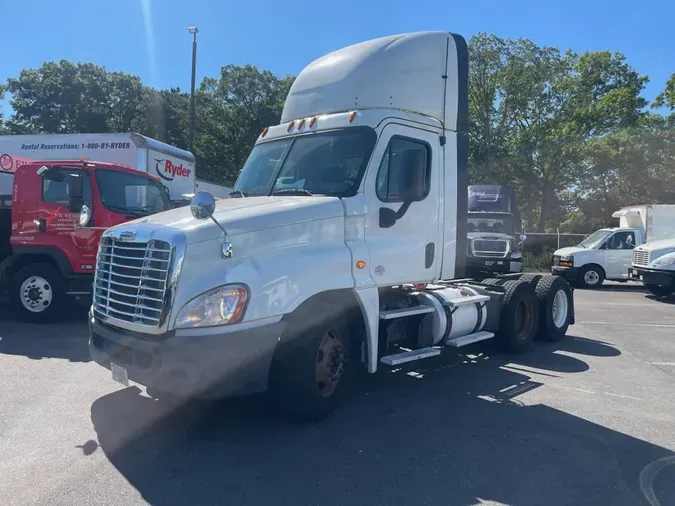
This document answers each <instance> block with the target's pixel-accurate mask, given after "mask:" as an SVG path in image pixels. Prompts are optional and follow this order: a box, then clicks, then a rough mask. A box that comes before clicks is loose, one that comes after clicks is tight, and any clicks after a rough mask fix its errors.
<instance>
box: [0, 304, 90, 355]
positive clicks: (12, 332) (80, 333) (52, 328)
mask: <svg viewBox="0 0 675 506" xmlns="http://www.w3.org/2000/svg"><path fill="white" fill-rule="evenodd" d="M88 339H89V332H88V330H87V317H86V311H85V312H84V316H82V315H81V314H80V313H73V314H72V315H71V314H69V315H68V318H67V319H64V320H63V321H61V322H58V323H50V324H48V325H45V324H38V323H23V322H20V321H17V320H15V319H13V318H12V316H11V314H10V311H9V310H8V309H6V308H3V309H1V310H0V354H5V355H23V356H25V357H28V358H31V359H35V360H40V359H43V358H61V359H68V360H70V361H71V362H89V361H90V360H91V358H90V357H89V347H88V345H87V343H88Z"/></svg>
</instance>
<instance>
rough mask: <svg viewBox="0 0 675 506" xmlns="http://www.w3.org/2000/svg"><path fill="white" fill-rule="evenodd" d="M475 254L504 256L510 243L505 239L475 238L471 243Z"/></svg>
mask: <svg viewBox="0 0 675 506" xmlns="http://www.w3.org/2000/svg"><path fill="white" fill-rule="evenodd" d="M471 247H472V249H473V254H474V256H477V257H491V258H492V257H494V258H504V257H505V256H506V254H507V252H508V249H509V243H508V242H507V241H504V240H501V239H499V240H491V239H475V240H473V241H472V243H471Z"/></svg>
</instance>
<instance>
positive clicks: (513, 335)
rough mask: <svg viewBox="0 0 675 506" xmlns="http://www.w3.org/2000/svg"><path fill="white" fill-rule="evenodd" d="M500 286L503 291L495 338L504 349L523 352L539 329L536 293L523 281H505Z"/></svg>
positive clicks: (530, 344)
mask: <svg viewBox="0 0 675 506" xmlns="http://www.w3.org/2000/svg"><path fill="white" fill-rule="evenodd" d="M502 286H503V287H504V291H505V293H504V298H503V299H502V310H501V318H500V320H499V329H498V331H497V339H498V341H500V343H501V345H502V346H503V347H504V348H505V349H507V350H509V351H512V352H516V353H523V352H525V351H527V350H529V349H530V347H531V346H532V343H533V342H534V338H535V336H536V334H537V331H538V329H539V311H538V308H537V295H536V293H535V291H534V288H533V287H532V285H531V284H530V283H527V282H525V281H521V280H512V281H506V282H505V283H504V284H503V285H502Z"/></svg>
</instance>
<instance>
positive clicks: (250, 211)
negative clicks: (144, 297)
mask: <svg viewBox="0 0 675 506" xmlns="http://www.w3.org/2000/svg"><path fill="white" fill-rule="evenodd" d="M337 216H344V211H343V209H342V203H341V202H340V199H338V198H337V197H321V196H316V197H309V196H308V197H305V196H298V197H296V196H288V197H247V198H232V199H222V200H216V209H215V211H214V213H213V218H214V219H215V220H216V221H218V223H220V225H221V226H222V227H223V228H225V230H227V234H228V236H235V235H238V234H243V233H246V232H253V231H259V230H265V229H268V228H276V227H283V226H285V225H290V224H293V223H301V222H305V221H316V220H322V219H328V218H335V217H337ZM134 223H147V224H151V225H157V226H164V227H170V228H174V229H178V230H181V231H183V232H184V233H185V236H186V238H187V242H188V244H190V243H197V242H202V241H208V240H211V239H217V238H222V237H223V232H222V231H221V230H220V228H219V227H218V226H217V225H216V224H215V223H214V222H213V221H212V220H210V219H206V220H198V219H196V218H195V217H193V216H192V212H191V211H190V206H186V207H181V208H178V209H172V210H170V211H165V212H163V213H158V214H153V215H151V216H146V217H143V218H139V219H138V220H134V221H132V222H129V223H126V224H123V225H119V226H118V227H119V228H123V227H125V226H127V227H128V226H129V225H131V224H134ZM118 227H114V228H118Z"/></svg>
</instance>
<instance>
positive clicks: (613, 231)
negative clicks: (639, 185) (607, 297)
mask: <svg viewBox="0 0 675 506" xmlns="http://www.w3.org/2000/svg"><path fill="white" fill-rule="evenodd" d="M612 217H613V218H618V219H619V226H618V227H613V228H601V229H600V230H597V231H595V232H593V233H592V234H591V235H589V236H588V237H586V238H585V239H584V240H583V241H581V242H580V243H579V244H578V245H577V246H571V247H568V248H561V249H559V250H557V251H555V252H554V253H553V262H552V263H553V265H552V267H551V272H552V273H553V274H558V275H560V276H564V277H565V278H566V279H567V280H568V281H569V282H570V283H572V284H574V285H577V286H579V287H580V288H597V287H599V286H600V285H602V283H603V281H604V280H605V279H609V280H613V281H628V280H629V279H631V269H630V267H631V263H632V264H633V265H634V266H635V267H637V268H643V267H647V268H648V267H650V262H652V261H654V260H656V259H657V258H658V257H659V256H661V255H664V254H666V253H670V252H671V251H673V248H674V247H675V239H673V238H675V206H673V205H665V204H663V205H661V204H659V205H652V204H647V205H638V206H628V207H623V208H621V209H619V210H618V211H616V212H614V213H613V214H612ZM646 243H650V244H646ZM636 276H637V275H636Z"/></svg>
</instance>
